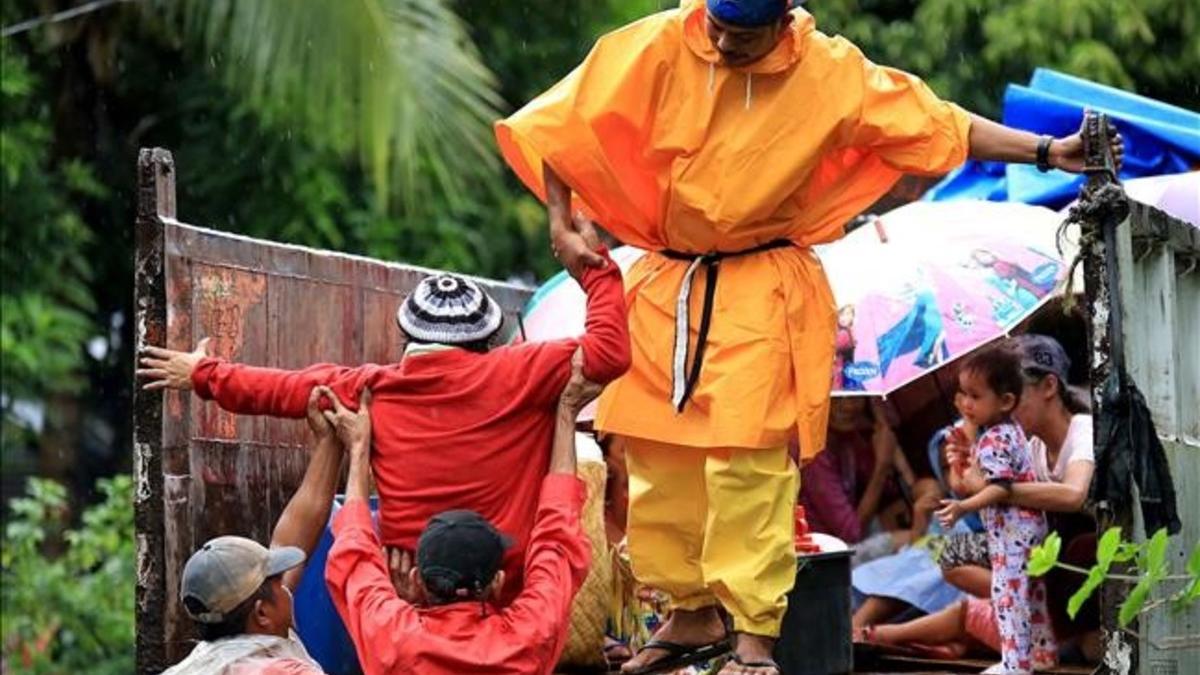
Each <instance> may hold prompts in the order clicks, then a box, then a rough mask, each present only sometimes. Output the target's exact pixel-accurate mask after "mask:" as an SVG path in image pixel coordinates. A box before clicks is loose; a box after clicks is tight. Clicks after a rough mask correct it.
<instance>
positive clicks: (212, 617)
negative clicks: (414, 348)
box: [166, 389, 343, 675]
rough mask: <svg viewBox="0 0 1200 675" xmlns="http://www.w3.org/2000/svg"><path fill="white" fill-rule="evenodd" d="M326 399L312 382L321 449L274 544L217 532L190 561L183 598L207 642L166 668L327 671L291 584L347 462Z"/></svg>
mask: <svg viewBox="0 0 1200 675" xmlns="http://www.w3.org/2000/svg"><path fill="white" fill-rule="evenodd" d="M319 399H320V393H319V392H318V390H316V389H313V391H312V392H311V393H310V394H309V399H308V407H307V413H308V415H307V418H308V424H309V426H310V427H311V428H312V430H313V434H314V436H315V437H316V450H315V451H314V452H313V456H312V459H311V460H310V461H309V464H308V468H307V469H306V470H305V472H304V479H303V480H302V481H301V483H300V487H299V488H297V490H296V493H295V494H294V495H292V498H291V500H290V501H288V504H287V506H286V507H285V508H284V510H283V514H282V515H280V517H279V520H278V522H276V524H275V530H274V532H272V534H271V547H270V548H266V547H264V546H263V545H262V544H260V543H258V542H256V541H254V540H253V539H247V538H245V537H236V536H224V537H217V538H215V539H212V540H210V541H208V542H207V543H205V544H204V545H203V546H201V547H200V550H198V551H196V552H195V553H193V554H192V557H191V558H189V559H188V561H187V564H186V565H185V566H184V568H183V578H182V580H181V582H180V589H179V595H180V600H181V602H182V603H183V606H184V609H186V610H187V613H188V616H190V617H191V618H192V620H193V621H195V622H196V627H197V630H198V632H199V635H200V638H201V640H202V641H201V642H200V643H199V644H197V645H196V647H195V649H193V650H192V652H191V654H189V655H188V656H187V658H185V659H184V660H183V661H181V662H180V663H179V664H177V665H176V666H174V667H173V668H171V669H170V670H168V671H166V673H167V675H200V674H201V673H204V674H206V675H214V674H215V675H221V674H227V675H240V674H242V673H246V674H248V673H270V674H278V675H284V674H287V675H310V674H312V673H320V672H322V671H321V667H320V666H319V665H317V663H316V662H315V661H313V660H312V658H311V657H310V656H309V655H308V652H307V651H306V650H305V649H304V645H302V644H301V643H300V639H299V637H298V636H297V635H296V633H295V632H294V631H293V630H292V622H293V619H292V589H293V588H295V587H296V586H297V585H299V583H300V578H301V576H302V575H303V574H304V561H305V559H306V558H307V557H308V554H309V553H311V552H312V550H313V549H314V548H315V547H316V544H317V541H318V540H319V538H320V536H321V532H322V530H323V528H324V527H325V523H326V522H327V521H328V519H329V509H330V505H331V504H332V503H333V495H334V491H335V490H336V489H337V480H338V473H339V470H340V468H341V464H342V455H343V450H342V446H341V444H340V443H339V442H338V439H337V436H336V435H335V434H334V430H333V426H332V425H331V423H330V422H329V421H328V420H326V419H325V418H324V417H323V416H322V414H321V411H320V410H319V407H318V402H319Z"/></svg>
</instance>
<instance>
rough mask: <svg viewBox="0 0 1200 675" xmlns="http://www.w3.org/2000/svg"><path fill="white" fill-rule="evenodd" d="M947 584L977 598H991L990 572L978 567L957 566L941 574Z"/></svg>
mask: <svg viewBox="0 0 1200 675" xmlns="http://www.w3.org/2000/svg"><path fill="white" fill-rule="evenodd" d="M942 577H943V578H945V579H946V581H947V583H949V584H950V585H951V586H954V587H955V588H957V589H958V590H960V591H962V592H964V593H970V594H971V595H973V596H975V597H977V598H990V597H992V571H991V570H990V569H988V568H986V567H979V566H978V565H959V566H958V567H952V568H950V569H948V570H946V571H945V572H943V573H942Z"/></svg>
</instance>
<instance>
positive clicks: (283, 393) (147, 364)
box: [137, 338, 378, 418]
mask: <svg viewBox="0 0 1200 675" xmlns="http://www.w3.org/2000/svg"><path fill="white" fill-rule="evenodd" d="M140 363H141V368H139V369H138V371H137V376H138V378H139V379H141V380H143V381H145V382H146V384H144V385H143V388H145V389H147V390H153V389H179V390H189V389H190V390H193V391H195V392H196V395H197V396H199V397H200V398H203V399H206V400H213V401H216V402H217V405H219V406H221V407H222V408H224V409H225V410H228V411H230V412H235V413H239V414H243V415H271V416H274V417H296V418H298V417H304V415H305V410H306V409H307V407H308V396H309V393H310V392H312V389H313V387H316V386H320V385H325V386H328V387H330V388H331V389H332V390H333V391H334V393H336V394H337V395H338V397H339V398H341V399H342V400H343V401H350V402H352V401H356V400H358V393H359V392H360V391H361V390H362V388H363V387H364V386H366V384H367V380H368V378H369V377H370V375H371V374H372V373H373V372H374V371H375V370H376V369H377V368H378V366H373V365H368V366H360V367H357V368H349V367H347V366H338V365H334V364H328V363H326V364H318V365H315V366H309V367H308V368H305V369H303V370H279V369H276V368H256V367H254V366H246V365H242V364H239V363H230V362H228V361H226V360H224V359H221V358H216V357H212V356H209V355H208V339H207V338H205V339H203V340H201V341H200V343H199V344H198V345H197V347H196V349H195V350H194V351H191V352H180V351H175V350H172V349H163V348H162V347H146V349H145V350H144V351H143V352H142V358H141V361H140Z"/></svg>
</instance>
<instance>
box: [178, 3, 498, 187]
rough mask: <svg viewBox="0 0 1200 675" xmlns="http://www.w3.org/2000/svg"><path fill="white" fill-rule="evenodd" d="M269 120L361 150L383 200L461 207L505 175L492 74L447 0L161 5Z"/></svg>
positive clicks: (337, 146)
mask: <svg viewBox="0 0 1200 675" xmlns="http://www.w3.org/2000/svg"><path fill="white" fill-rule="evenodd" d="M162 7H163V11H165V12H166V13H167V14H168V15H169V16H171V17H173V18H175V19H177V20H178V23H180V24H181V25H182V27H183V34H184V35H185V36H187V37H188V38H190V39H191V41H192V43H193V44H197V45H203V47H204V49H205V51H206V52H207V56H208V58H209V60H210V62H211V63H213V64H216V67H217V69H219V71H220V73H221V75H222V76H223V78H224V79H225V81H227V82H228V83H230V84H231V85H232V86H233V89H234V90H235V91H236V92H238V93H239V94H240V95H241V99H242V100H243V101H244V102H245V103H246V104H247V105H248V106H249V107H250V108H251V109H253V110H254V111H255V112H256V113H257V114H258V116H259V117H260V118H261V119H262V120H263V121H264V122H266V123H268V124H272V125H276V126H278V127H280V128H292V127H294V128H295V129H296V131H297V132H298V133H297V135H298V136H303V137H305V138H306V139H307V140H308V141H309V142H310V143H312V144H313V145H315V146H316V147H319V148H321V149H332V150H334V151H335V152H336V153H338V154H340V155H348V154H350V153H351V152H352V151H357V154H358V157H359V162H360V165H361V166H362V167H364V168H365V169H366V171H367V174H368V175H369V176H370V179H371V184H372V187H373V191H374V195H375V197H377V198H378V199H379V200H380V203H386V200H387V198H388V197H389V196H391V194H392V193H393V191H394V192H395V194H396V195H397V196H399V197H400V199H399V207H400V208H401V209H404V208H411V207H412V206H414V205H416V204H419V203H421V202H422V201H424V200H428V199H430V198H431V197H435V196H436V197H440V198H442V199H444V200H446V201H447V202H448V203H449V204H450V205H451V206H460V205H461V204H462V203H463V200H464V198H465V197H466V196H467V195H468V194H469V193H470V192H471V190H472V189H473V187H474V186H476V185H477V184H479V183H480V182H481V181H495V180H496V179H497V178H498V169H499V162H498V161H497V157H496V154H495V151H494V150H493V143H492V132H491V122H492V120H494V119H495V118H496V117H497V116H498V114H499V110H500V108H501V100H500V97H499V95H498V93H497V92H496V81H495V76H494V75H493V74H492V72H491V71H490V70H489V69H488V68H487V67H486V66H485V65H484V63H483V60H482V59H481V57H480V55H479V53H478V51H477V50H476V49H475V47H474V45H473V44H472V43H471V41H470V39H469V37H468V34H467V28H466V26H465V25H464V24H463V22H462V21H461V20H460V19H459V18H458V17H457V16H456V15H455V14H454V12H453V11H452V10H451V9H450V7H449V3H448V2H447V1H446V0H364V1H363V2H301V3H297V2H292V1H291V0H263V1H259V2H235V1H233V0H192V1H189V2H171V3H162Z"/></svg>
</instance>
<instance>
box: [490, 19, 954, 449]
mask: <svg viewBox="0 0 1200 675" xmlns="http://www.w3.org/2000/svg"><path fill="white" fill-rule="evenodd" d="M969 130H970V119H969V117H968V115H967V113H966V112H965V111H963V110H962V109H961V108H959V107H958V106H956V105H954V104H951V103H947V102H945V101H942V100H940V99H939V98H937V97H936V96H935V95H934V94H933V93H932V91H930V89H929V88H928V87H927V86H926V85H925V84H924V83H922V82H921V81H920V80H919V79H917V78H916V77H914V76H912V75H909V74H907V73H904V72H901V71H898V70H894V69H891V68H885V67H881V66H877V65H875V64H873V63H871V62H870V61H868V60H867V59H866V58H865V57H864V56H863V55H862V53H861V52H860V51H859V50H858V49H857V48H856V47H855V46H854V45H852V44H850V43H849V42H847V41H846V40H844V39H842V38H839V37H829V36H827V35H824V34H822V33H820V32H818V31H817V30H815V27H814V22H813V18H812V16H810V15H809V14H808V13H807V12H805V11H803V10H801V9H795V10H793V11H792V22H791V24H790V26H789V28H788V30H787V31H786V32H785V34H784V35H783V37H782V38H781V40H780V41H779V43H778V44H777V45H776V46H775V48H774V50H773V51H772V52H770V53H769V54H768V55H767V56H765V57H764V58H762V59H761V60H759V61H757V62H755V63H753V64H751V65H749V66H746V67H742V68H730V67H726V66H723V65H721V64H720V63H719V54H718V53H717V51H716V50H715V48H714V47H713V45H712V43H711V41H710V40H709V38H708V35H707V33H706V29H705V6H704V2H703V0H684V2H683V4H682V5H681V7H680V8H679V9H677V10H671V11H666V12H662V13H659V14H655V15H652V16H649V17H646V18H644V19H642V20H640V21H637V22H635V23H633V24H630V25H628V26H626V27H624V28H621V29H618V30H616V31H614V32H612V33H609V34H607V35H605V36H603V37H601V38H600V39H599V40H598V41H597V43H596V45H595V47H594V48H593V49H592V52H591V53H590V54H589V55H588V57H587V58H586V59H585V60H584V62H583V63H582V64H581V65H580V66H579V67H577V68H576V69H575V70H574V71H572V72H571V73H570V74H569V75H567V76H566V77H565V78H564V79H563V80H562V81H560V82H559V83H558V84H556V85H554V87H552V88H551V89H549V90H548V91H547V92H545V93H544V94H542V95H541V96H539V97H538V98H536V99H535V100H533V101H531V102H530V103H529V104H528V105H526V106H525V107H524V108H522V109H521V110H519V111H517V112H516V113H515V114H513V115H512V116H511V117H509V118H508V119H505V120H501V121H500V122H498V123H497V124H496V136H497V140H498V142H499V145H500V150H501V152H502V153H503V155H504V158H505V160H506V161H507V162H508V164H509V165H510V166H511V167H512V169H513V170H514V171H515V172H516V174H517V175H518V176H519V177H520V178H521V180H522V181H523V182H524V183H525V185H526V186H528V187H529V189H530V190H532V191H533V192H535V193H536V194H537V195H538V196H539V197H541V198H542V199H543V200H544V199H545V184H544V181H543V177H542V162H543V161H545V162H547V163H548V164H549V165H550V166H551V167H553V168H554V170H555V172H556V173H557V174H558V175H559V176H560V177H562V179H563V180H564V181H565V182H566V183H567V184H568V185H570V186H571V188H572V190H573V192H574V200H575V206H576V208H578V209H580V210H582V211H584V212H585V213H586V214H587V215H589V216H591V217H593V218H594V219H595V220H596V221H597V222H598V223H600V224H601V225H602V226H603V227H604V228H605V229H607V230H608V231H609V232H611V233H612V234H613V235H614V236H616V237H617V238H618V239H620V240H621V241H622V242H624V243H627V244H632V245H634V246H639V247H643V248H646V249H649V250H651V251H660V250H663V249H673V250H678V251H687V252H694V253H697V254H699V253H707V252H712V251H723V252H730V251H740V250H745V249H749V248H752V247H754V246H756V245H759V244H764V243H766V242H769V241H772V240H776V239H788V240H790V241H792V242H793V243H794V244H795V245H796V246H795V247H790V248H783V249H774V250H770V251H765V252H761V253H755V254H752V255H747V256H744V257H739V258H732V259H728V260H725V261H724V262H722V263H721V272H720V281H719V283H718V287H717V291H716V297H715V305H714V312H713V319H712V327H711V331H710V333H709V337H708V346H707V353H706V355H705V358H704V364H703V371H702V373H701V375H700V379H699V383H698V386H697V388H696V390H695V392H694V393H693V395H692V399H691V401H690V402H689V403H688V405H687V407H686V408H685V409H684V410H683V412H682V413H677V412H676V410H675V408H674V407H673V406H672V404H671V391H672V356H673V347H674V333H675V315H676V311H675V307H676V301H677V299H678V297H679V292H680V287H681V284H682V281H683V277H684V275H685V271H686V270H687V267H688V265H687V263H686V262H681V261H677V260H671V259H668V258H666V257H664V256H662V255H658V254H656V253H651V254H649V255H647V256H645V257H643V258H642V259H641V260H639V261H638V262H637V263H636V264H635V266H634V268H633V269H632V270H631V271H630V273H629V274H628V275H627V276H626V292H627V301H628V305H629V321H630V334H631V338H632V346H633V364H632V368H631V369H630V371H629V372H628V374H626V375H625V376H624V377H623V378H622V379H620V380H618V381H617V382H615V383H614V384H613V385H610V386H609V387H608V389H607V390H606V391H605V393H604V395H603V397H602V398H601V401H600V408H599V412H598V417H597V425H598V427H599V428H601V429H603V430H605V431H608V432H613V433H619V434H625V435H628V436H633V437H639V438H648V439H651V440H656V441H660V442H666V443H674V444H680V445H689V446H695V447H744V448H778V447H781V446H783V445H786V444H787V443H788V441H789V439H790V438H791V437H792V434H793V433H797V434H798V436H799V439H800V446H801V453H802V455H803V456H804V457H811V456H812V455H814V454H815V453H816V452H818V451H819V450H820V449H821V448H822V447H823V445H824V439H825V420H826V416H827V412H828V401H829V390H830V380H831V377H830V375H831V371H832V363H833V347H834V329H835V316H834V312H835V310H834V303H833V298H832V295H831V293H830V290H829V286H828V283H827V282H826V279H825V275H824V272H823V270H822V268H821V265H820V262H819V261H818V259H817V257H816V256H815V254H814V253H813V252H812V251H811V250H810V249H809V247H810V246H812V245H814V244H820V243H825V242H829V241H833V240H834V239H837V238H838V237H840V236H841V235H842V233H843V227H844V225H845V223H846V222H847V221H848V220H849V219H851V218H852V217H854V216H855V215H857V214H858V213H860V212H861V211H862V210H863V209H865V208H867V207H868V206H869V205H870V204H872V203H873V202H874V201H875V200H876V199H878V198H879V197H880V196H882V195H883V194H884V193H886V192H887V191H888V190H889V189H890V188H891V186H892V185H893V184H894V183H895V181H896V180H897V179H898V178H899V177H900V176H901V174H902V173H905V172H908V173H917V174H939V173H944V172H947V171H949V170H951V169H952V168H954V167H955V166H957V165H959V164H961V163H962V162H963V161H964V160H965V158H966V155H967V149H968V141H967V138H968V133H969ZM863 273H864V274H870V270H864V271H863ZM703 276H704V275H703V274H700V275H697V276H696V282H695V283H696V284H697V285H698V286H700V287H701V288H702V283H703V278H702V277H703ZM702 295H703V294H702V292H698V291H697V292H693V294H692V297H691V303H692V304H691V305H690V318H691V320H692V325H691V326H690V329H691V332H692V339H693V340H694V338H695V331H696V327H697V326H696V321H697V318H698V316H699V314H700V303H701V300H702Z"/></svg>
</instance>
